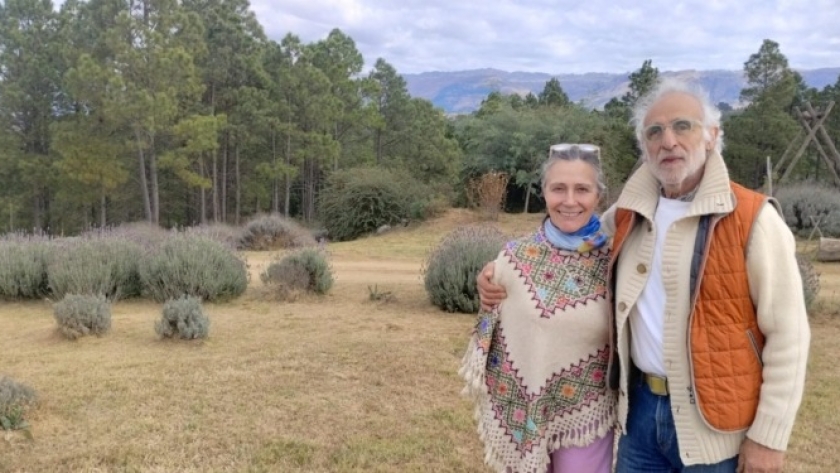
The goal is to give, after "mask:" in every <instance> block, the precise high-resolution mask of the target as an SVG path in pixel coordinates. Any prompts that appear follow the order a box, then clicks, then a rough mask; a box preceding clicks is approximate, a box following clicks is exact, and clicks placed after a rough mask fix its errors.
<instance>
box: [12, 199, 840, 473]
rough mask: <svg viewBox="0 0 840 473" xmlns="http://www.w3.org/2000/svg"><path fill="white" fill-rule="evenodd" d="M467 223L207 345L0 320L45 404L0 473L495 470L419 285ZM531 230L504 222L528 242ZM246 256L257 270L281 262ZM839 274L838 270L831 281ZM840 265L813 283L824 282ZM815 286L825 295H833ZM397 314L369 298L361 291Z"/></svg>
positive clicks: (117, 319)
mask: <svg viewBox="0 0 840 473" xmlns="http://www.w3.org/2000/svg"><path fill="white" fill-rule="evenodd" d="M459 215H460V216H465V215H466V217H469V214H464V213H463V212H450V213H448V214H447V215H445V216H444V217H442V218H441V219H437V220H434V221H432V222H430V223H429V224H428V226H420V227H409V228H406V229H401V230H397V231H394V232H393V233H390V234H387V235H383V236H381V237H376V238H367V239H364V240H360V241H358V242H347V243H336V244H330V245H328V250H329V252H330V253H331V255H332V260H331V262H332V265H333V269H334V272H335V276H336V282H335V285H334V286H333V289H332V291H331V292H330V293H329V294H328V295H326V296H321V297H318V296H311V295H306V296H302V297H300V298H299V299H298V300H297V301H295V302H294V303H279V302H275V301H271V300H264V299H261V298H260V297H257V292H256V291H255V287H256V286H258V285H260V284H261V282H260V281H259V277H252V278H251V283H250V287H249V289H248V291H247V292H246V293H245V295H244V296H242V297H240V298H239V299H237V300H234V301H232V302H229V303H223V304H205V305H204V310H205V313H206V314H207V315H208V317H209V318H210V320H211V322H212V330H211V331H210V334H209V337H208V338H207V339H204V340H196V341H175V340H159V339H158V337H157V335H156V334H155V332H154V322H155V321H157V320H158V319H159V318H160V314H161V308H162V305H161V304H156V303H152V302H147V301H132V300H130V301H122V302H119V303H117V304H115V305H114V306H113V307H112V328H111V331H110V332H109V333H108V334H107V335H105V336H103V337H85V338H82V339H79V340H76V341H68V340H64V339H63V338H62V337H61V336H60V335H58V334H57V333H56V329H55V323H54V321H53V319H52V313H51V308H50V306H49V304H48V303H46V302H28V303H7V304H4V305H2V306H0V346H2V347H3V349H2V364H0V367H2V374H7V375H9V376H11V377H13V378H14V379H16V380H18V381H20V382H23V383H26V384H27V385H29V386H31V387H32V388H34V389H35V390H36V391H37V392H38V396H39V400H40V403H39V404H38V406H37V408H36V409H35V410H34V411H32V412H31V414H30V415H29V417H28V419H27V420H28V421H29V423H30V424H31V426H32V434H33V437H34V440H33V441H29V440H27V439H25V438H24V437H23V436H22V435H21V434H20V433H17V432H12V433H9V434H6V433H4V436H3V437H0V472H4V473H5V472H30V471H32V472H40V471H45V472H46V471H49V472H62V471H67V472H94V471H98V472H101V471H114V472H117V471H119V472H129V471H138V472H139V471H142V472H208V471H212V472H228V471H229V472H283V473H286V472H288V473H304V472H307V473H309V472H315V473H319V472H338V473H343V472H362V471H365V472H393V471H401V472H418V473H419V472H429V471H434V472H452V473H456V472H457V473H463V472H468V473H469V472H474V473H481V472H485V473H486V472H487V471H488V470H486V469H485V468H484V467H483V452H482V447H481V444H480V442H479V440H478V435H477V434H476V432H475V425H474V423H473V420H472V414H471V413H472V408H471V405H470V404H469V403H468V402H467V401H466V400H464V399H463V398H461V396H460V394H459V393H460V391H461V388H462V386H463V383H462V381H461V380H460V378H459V377H458V376H457V367H458V364H459V361H460V357H461V355H462V354H463V351H464V348H465V345H466V341H467V337H468V335H469V333H470V330H471V329H472V325H473V318H472V317H471V316H469V315H457V314H446V313H443V312H441V311H439V310H437V309H435V308H434V307H432V306H431V305H430V304H429V302H428V300H427V297H426V294H425V292H424V291H423V284H422V280H421V279H420V275H419V270H420V264H421V261H422V257H423V256H424V255H425V251H426V250H427V248H428V246H429V245H432V244H433V243H435V242H437V241H438V240H439V239H440V238H441V237H442V236H443V235H444V234H446V233H447V232H448V231H450V230H452V228H454V226H455V225H457V224H459V223H462V221H463V223H473V221H471V220H470V219H469V218H463V219H462V218H460V217H459ZM540 219H541V217H540V216H538V215H533V214H532V215H528V216H521V215H513V216H512V215H502V216H501V219H500V222H498V224H499V225H501V226H502V227H501V228H503V229H505V230H503V231H509V232H511V233H513V231H514V230H516V231H518V233H520V234H521V233H524V232H527V231H530V230H532V229H533V228H535V226H536V225H537V224H538V223H539V221H540ZM271 257H272V255H271V254H269V253H248V261H249V263H250V271H251V272H252V273H255V274H258V270H259V266H260V265H262V264H265V263H267V262H269V261H271ZM838 267H840V266H838ZM835 268H837V267H831V268H826V267H822V266H821V267H820V268H819V270H820V271H821V272H822V273H823V275H824V277H825V275H826V274H827V273H830V274H836V275H840V271H838V272H837V273H834V269H835ZM833 277H834V276H830V277H829V279H828V282H827V280H826V279H823V291H824V292H823V295H825V294H826V292H825V291H829V293H830V291H832V290H834V291H838V290H840V281H836V280H834V279H831V278H833ZM372 285H377V287H378V289H379V290H382V291H391V292H392V293H393V294H394V295H395V296H396V300H395V301H392V302H389V303H379V302H375V301H370V300H369V291H368V286H372ZM813 333H814V347H813V349H812V357H811V358H812V359H811V365H810V370H811V371H810V373H809V377H808V391H807V393H806V399H805V403H804V406H803V409H802V411H801V413H800V416H799V422H798V423H797V429H796V432H795V434H794V437H793V441H792V444H791V449H790V452H789V460H788V466H787V470H786V471H792V472H812V471H813V472H817V471H832V469H833V468H834V466H833V465H834V461H835V460H836V459H837V458H838V457H837V455H836V453H835V450H836V448H835V447H834V446H835V445H836V444H837V443H838V442H840V427H838V426H840V422H838V419H837V414H836V413H837V412H838V410H839V409H840V397H838V396H836V395H835V394H836V393H835V389H834V388H835V387H836V386H838V382H840V379H838V374H837V370H836V369H835V367H834V365H835V364H836V363H835V361H834V360H836V359H837V357H838V355H840V351H838V350H840V349H838V348H837V344H836V340H837V339H838V336H840V318H838V317H827V316H821V317H818V318H817V319H815V321H814V328H813Z"/></svg>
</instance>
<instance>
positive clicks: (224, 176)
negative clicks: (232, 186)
mask: <svg viewBox="0 0 840 473" xmlns="http://www.w3.org/2000/svg"><path fill="white" fill-rule="evenodd" d="M235 146H237V145H234V147H235ZM229 150H230V143H229V142H228V140H225V152H224V153H223V154H222V182H221V183H220V186H221V188H222V195H221V200H222V202H221V207H222V208H221V212H222V222H225V223H227V187H228V180H227V168H228V151H229Z"/></svg>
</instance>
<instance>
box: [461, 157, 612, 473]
mask: <svg viewBox="0 0 840 473" xmlns="http://www.w3.org/2000/svg"><path fill="white" fill-rule="evenodd" d="M542 189H543V194H544V196H545V202H546V207H547V213H548V216H547V217H546V219H545V220H544V221H543V223H542V225H541V226H540V227H539V228H538V229H537V230H536V231H535V232H534V233H533V234H532V235H530V236H528V237H525V238H522V239H519V240H516V241H512V242H510V243H508V244H507V245H506V246H505V248H504V249H503V250H502V251H501V253H500V254H499V256H498V258H497V259H496V260H495V271H494V275H493V281H494V282H495V283H496V284H498V285H500V286H502V287H503V288H504V290H505V292H506V293H507V298H505V299H504V300H503V301H502V303H501V304H499V305H498V306H495V307H494V308H493V310H491V311H486V310H482V311H481V312H480V313H479V320H478V324H477V326H476V329H475V331H474V333H473V336H472V337H471V339H470V343H469V346H468V348H467V353H466V355H465V356H464V360H463V365H462V367H461V371H460V373H461V375H462V376H463V377H464V378H465V380H466V381H467V388H466V392H467V393H468V394H469V395H470V396H471V397H472V398H473V399H474V401H475V403H476V418H477V420H478V430H479V434H480V436H481V439H482V440H483V441H484V446H485V453H486V456H485V460H486V462H487V463H488V464H489V465H490V466H491V467H493V468H494V469H495V470H496V471H499V472H518V473H545V472H549V473H552V472H553V473H557V472H563V473H567V472H574V473H581V472H583V473H586V472H592V473H596V472H597V473H608V472H609V471H610V468H611V465H612V453H613V430H612V429H613V423H614V421H615V393H614V392H613V391H611V390H610V389H608V387H607V384H606V372H607V363H608V361H609V355H610V346H609V333H608V324H607V322H608V310H609V303H608V301H607V267H608V262H609V249H608V245H606V237H605V235H604V234H603V233H602V232H601V229H600V223H599V220H598V217H597V216H596V215H595V208H596V206H597V205H598V202H599V199H600V197H601V194H602V193H603V190H604V185H603V180H602V172H601V162H600V149H599V148H598V147H597V146H594V145H588V144H562V145H554V146H552V147H551V150H550V152H549V158H548V160H547V161H546V162H545V164H544V165H543V170H542Z"/></svg>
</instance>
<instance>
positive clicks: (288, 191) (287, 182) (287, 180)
mask: <svg viewBox="0 0 840 473" xmlns="http://www.w3.org/2000/svg"><path fill="white" fill-rule="evenodd" d="M290 125H291V123H290ZM291 165H292V131H291V128H290V129H289V132H288V135H286V166H287V169H289V168H290V167H291ZM283 184H284V186H285V187H286V188H285V189H284V195H283V214H284V215H285V216H286V218H289V216H290V215H289V207H290V206H291V202H292V177H291V176H290V175H289V173H288V171H287V172H286V175H285V176H284V177H283Z"/></svg>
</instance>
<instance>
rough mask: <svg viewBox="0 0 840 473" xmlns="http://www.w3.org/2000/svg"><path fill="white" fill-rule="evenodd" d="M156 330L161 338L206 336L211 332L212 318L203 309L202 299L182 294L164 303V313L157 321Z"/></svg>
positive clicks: (189, 338)
mask: <svg viewBox="0 0 840 473" xmlns="http://www.w3.org/2000/svg"><path fill="white" fill-rule="evenodd" d="M155 332H157V334H158V335H159V336H160V337H161V338H181V339H187V340H192V339H196V338H206V337H207V334H208V333H209V332H210V319H209V318H207V316H206V315H204V312H203V311H202V310H201V300H200V299H198V298H197V297H192V296H181V297H179V298H177V299H170V300H168V301H167V302H166V304H164V305H163V315H162V316H161V319H160V320H159V321H157V322H156V323H155Z"/></svg>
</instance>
